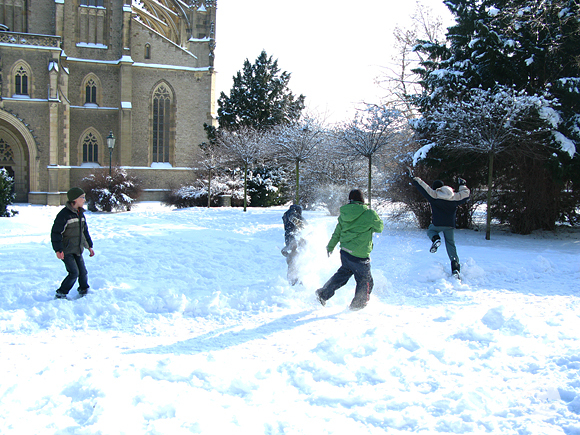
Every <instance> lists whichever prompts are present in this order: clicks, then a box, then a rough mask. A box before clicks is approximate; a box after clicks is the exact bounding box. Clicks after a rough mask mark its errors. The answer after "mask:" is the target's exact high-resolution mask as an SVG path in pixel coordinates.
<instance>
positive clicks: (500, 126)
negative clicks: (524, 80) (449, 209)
mask: <svg viewBox="0 0 580 435" xmlns="http://www.w3.org/2000/svg"><path fill="white" fill-rule="evenodd" d="M551 105H552V103H550V102H549V101H548V100H547V99H546V98H544V97H539V96H535V95H534V96H529V95H526V94H525V93H524V92H523V91H522V92H517V91H515V90H513V89H511V88H506V87H498V88H497V89H495V90H483V89H479V88H475V89H472V90H471V91H470V92H469V94H467V95H466V96H465V97H464V98H463V99H462V100H460V101H448V102H445V103H443V104H441V105H440V106H439V107H438V108H435V109H433V110H432V111H431V112H429V114H428V115H427V116H425V117H424V118H423V119H422V120H421V121H419V122H417V126H419V127H420V128H425V129H426V130H430V131H431V133H430V137H432V138H435V140H436V142H434V141H432V142H431V143H429V144H427V145H425V146H423V147H422V148H421V149H419V151H417V152H416V153H415V162H416V161H417V160H418V159H421V158H423V157H425V156H426V155H427V152H428V151H429V150H430V149H431V148H433V147H434V146H442V147H444V149H445V150H447V151H449V152H452V153H455V154H457V153H459V154H464V155H465V154H468V153H475V154H483V155H486V156H487V158H488V169H487V171H488V182H487V188H488V190H487V219H486V232H485V238H486V239H487V240H489V239H490V238H491V212H490V209H491V198H492V190H493V164H494V159H495V157H496V156H497V155H499V154H503V153H506V154H510V153H511V154H512V155H513V156H515V157H517V156H522V155H526V154H528V155H530V154H533V153H534V150H535V149H537V146H538V144H539V143H541V142H542V139H544V140H545V139H546V136H547V134H548V133H550V132H551V129H552V128H555V127H556V126H557V123H558V122H559V121H558V120H559V117H558V116H557V115H556V112H555V111H554V110H553V109H552V108H551Z"/></svg>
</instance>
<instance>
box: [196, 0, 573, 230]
mask: <svg viewBox="0 0 580 435" xmlns="http://www.w3.org/2000/svg"><path fill="white" fill-rule="evenodd" d="M446 4H447V6H448V7H449V9H450V11H451V12H452V13H453V15H454V18H455V25H454V26H452V27H450V28H449V29H447V33H446V35H445V36H442V32H441V28H442V27H441V22H440V21H438V20H436V19H433V18H432V17H430V15H429V13H428V11H426V10H425V9H422V8H419V9H418V11H417V13H416V15H415V17H414V18H415V27H413V28H412V29H407V30H401V29H396V31H395V36H396V37H397V41H398V46H399V49H400V53H399V54H400V58H399V59H398V63H397V67H396V69H393V70H392V71H391V74H390V75H389V76H388V77H387V80H385V82H384V83H386V84H387V85H388V88H387V91H386V92H385V99H384V102H383V104H375V105H372V104H365V105H361V107H360V110H358V111H357V114H356V115H355V116H354V117H353V119H352V120H351V121H350V122H345V123H343V124H341V125H336V126H332V127H329V126H327V125H325V123H324V121H323V120H321V119H318V118H317V117H315V116H312V114H304V113H303V111H304V101H305V97H304V96H303V95H300V96H298V97H296V96H295V95H294V94H292V92H291V91H290V90H289V88H288V83H289V80H290V74H289V73H287V72H281V71H280V69H279V68H278V63H277V61H274V60H273V59H272V57H269V56H268V55H267V54H266V53H265V52H262V53H261V54H260V56H259V57H258V58H257V59H256V61H255V63H254V64H251V63H250V62H249V61H248V60H246V62H245V63H244V67H243V69H242V71H240V72H238V74H237V75H236V76H235V77H234V83H233V87H232V89H231V91H230V94H229V95H226V94H224V93H222V94H221V95H220V98H219V100H218V105H219V109H218V123H219V128H215V127H212V126H207V125H206V131H207V133H208V141H207V142H206V143H204V144H202V145H201V147H202V149H203V150H204V155H205V160H204V162H203V164H202V167H203V168H204V172H205V175H204V177H203V179H204V180H203V183H202V184H203V187H200V189H205V192H206V197H205V198H204V201H205V203H206V204H207V205H211V204H212V203H215V202H212V199H211V197H212V194H213V193H212V192H213V191H214V189H213V188H212V187H211V185H212V181H211V180H212V177H214V176H216V177H220V176H223V174H224V173H226V172H227V173H228V174H229V175H230V176H235V177H238V178H239V182H238V183H237V184H236V186H237V187H236V188H235V189H237V190H236V192H238V193H237V197H238V198H243V201H240V202H239V204H240V205H243V206H244V207H246V206H247V205H252V206H269V205H275V204H283V203H286V202H288V201H293V202H295V203H300V204H302V205H304V206H307V207H308V206H311V205H314V204H322V205H325V206H327V207H328V208H329V210H331V212H332V211H336V210H337V209H338V206H339V205H340V204H341V203H343V202H344V198H345V197H346V191H347V190H348V189H349V188H350V187H353V186H357V187H366V191H367V197H368V198H367V200H368V201H369V202H370V201H371V199H373V198H375V199H379V198H380V199H385V200H392V201H401V202H403V203H405V204H406V205H407V207H408V209H409V210H411V211H412V212H414V213H415V215H416V216H417V219H418V221H419V223H420V225H421V226H426V225H427V224H428V222H429V213H430V211H429V208H428V207H427V206H426V205H425V203H424V201H423V200H422V199H421V198H419V197H417V194H416V192H415V191H414V189H412V188H411V187H410V186H409V184H408V180H406V179H405V178H404V177H402V176H401V174H402V173H403V172H404V168H405V167H406V166H408V165H414V166H415V167H414V172H415V173H416V174H418V175H420V176H422V177H423V178H425V179H426V180H433V179H435V178H437V179H442V180H443V181H445V182H446V183H449V184H452V183H453V180H455V178H456V177H457V176H462V177H463V178H467V180H468V182H469V187H470V188H471V189H472V192H473V194H472V198H473V200H472V201H471V203H470V204H469V205H466V206H465V207H462V209H461V210H460V211H459V215H458V225H459V226H462V227H469V226H470V225H472V219H473V213H474V210H475V208H476V207H477V206H478V205H479V204H486V205H487V225H486V229H487V231H486V234H487V237H488V238H489V231H490V223H491V221H492V219H496V220H498V221H499V222H502V223H507V224H508V225H509V226H510V228H511V229H512V230H513V231H514V232H518V233H522V234H526V233H529V232H531V231H534V230H536V229H553V228H554V227H555V225H556V224H557V223H569V224H578V222H579V221H580V215H579V213H578V209H579V205H580V188H579V186H580V157H579V156H578V153H577V152H576V144H577V143H578V141H579V140H580V115H579V113H580V111H579V109H580V98H579V97H580V95H579V93H580V65H579V62H580V61H579V60H578V59H580V30H579V29H580V25H579V18H578V17H579V16H580V14H579V13H578V12H580V11H578V9H579V5H578V3H577V2H575V1H573V0H551V1H544V2H535V1H528V0H525V1H524V0H517V1H515V0H514V1H507V2H506V1H501V2H500V1H486V2H473V1H469V0H449V1H447V2H446ZM220 183H221V184H220V186H225V185H224V183H222V182H220ZM230 184H231V183H230ZM232 186H233V185H232ZM232 186H231V187H232ZM241 186H243V188H242V187H241ZM232 189H233V187H232ZM218 190H219V191H220V192H222V193H223V192H226V191H227V189H221V190H220V189H218ZM216 192H217V191H216ZM231 192H232V191H230V193H231ZM240 192H241V193H240ZM207 193H209V195H207Z"/></svg>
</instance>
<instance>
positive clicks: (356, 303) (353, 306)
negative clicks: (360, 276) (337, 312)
mask: <svg viewBox="0 0 580 435" xmlns="http://www.w3.org/2000/svg"><path fill="white" fill-rule="evenodd" d="M366 306H367V301H366V300H363V299H360V298H354V299H353V300H352V302H351V303H350V306H349V307H348V308H350V310H351V311H358V310H362V309H363V308H364V307H366Z"/></svg>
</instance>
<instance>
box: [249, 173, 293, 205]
mask: <svg viewBox="0 0 580 435" xmlns="http://www.w3.org/2000/svg"><path fill="white" fill-rule="evenodd" d="M285 177H286V174H285V173H284V170H283V169H281V168H268V167H266V166H260V167H258V168H256V169H253V170H252V171H251V172H250V174H249V175H248V196H249V197H250V198H251V203H252V206H253V207H271V206H274V205H282V204H285V203H286V202H288V200H289V199H290V198H289V197H288V187H287V184H286V181H285Z"/></svg>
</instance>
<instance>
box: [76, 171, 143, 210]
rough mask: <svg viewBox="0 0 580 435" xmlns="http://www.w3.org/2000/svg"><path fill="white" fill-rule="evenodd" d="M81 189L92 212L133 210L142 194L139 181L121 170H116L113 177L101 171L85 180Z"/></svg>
mask: <svg viewBox="0 0 580 435" xmlns="http://www.w3.org/2000/svg"><path fill="white" fill-rule="evenodd" d="M81 187H82V188H83V190H84V191H85V194H86V198H87V207H88V209H89V210H91V211H106V212H111V211H124V210H127V211H128V210H131V205H132V204H133V203H135V202H136V201H137V200H138V199H139V197H140V196H141V192H142V189H141V186H140V182H139V180H138V179H137V178H135V177H133V176H130V175H128V174H127V172H126V171H125V170H123V169H120V168H114V169H113V173H112V175H109V172H108V171H107V170H104V169H103V170H99V171H98V172H96V173H93V174H91V175H89V176H88V177H85V178H83V181H82V186H81Z"/></svg>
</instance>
